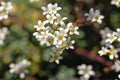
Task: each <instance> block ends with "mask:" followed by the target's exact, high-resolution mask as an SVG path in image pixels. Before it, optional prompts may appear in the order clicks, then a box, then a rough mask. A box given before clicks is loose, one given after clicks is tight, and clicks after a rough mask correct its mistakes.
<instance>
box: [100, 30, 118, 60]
mask: <svg viewBox="0 0 120 80" xmlns="http://www.w3.org/2000/svg"><path fill="white" fill-rule="evenodd" d="M101 34H102V37H103V41H102V43H103V45H104V46H103V47H102V50H100V51H99V52H98V53H99V54H100V56H102V55H109V58H110V59H111V60H113V59H114V58H118V57H119V55H118V52H120V49H119V48H115V47H114V45H113V43H114V42H120V28H117V30H116V31H111V30H109V29H107V28H106V29H105V30H102V31H101ZM103 35H104V36H103Z"/></svg>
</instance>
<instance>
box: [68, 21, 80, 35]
mask: <svg viewBox="0 0 120 80" xmlns="http://www.w3.org/2000/svg"><path fill="white" fill-rule="evenodd" d="M67 27H68V28H69V29H70V35H73V34H76V35H79V32H78V31H77V30H78V26H76V27H74V26H73V24H72V23H68V24H67Z"/></svg>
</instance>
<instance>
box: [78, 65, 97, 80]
mask: <svg viewBox="0 0 120 80" xmlns="http://www.w3.org/2000/svg"><path fill="white" fill-rule="evenodd" d="M77 68H78V74H79V75H81V77H80V80H89V79H90V76H94V75H95V72H94V71H93V67H92V65H88V66H87V65H85V64H82V65H79V66H78V67H77Z"/></svg>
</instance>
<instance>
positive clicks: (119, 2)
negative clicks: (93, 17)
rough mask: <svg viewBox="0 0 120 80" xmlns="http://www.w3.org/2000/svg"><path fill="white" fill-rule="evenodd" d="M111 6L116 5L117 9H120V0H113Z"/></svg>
mask: <svg viewBox="0 0 120 80" xmlns="http://www.w3.org/2000/svg"><path fill="white" fill-rule="evenodd" d="M111 4H112V5H116V6H117V7H120V0H112V1H111Z"/></svg>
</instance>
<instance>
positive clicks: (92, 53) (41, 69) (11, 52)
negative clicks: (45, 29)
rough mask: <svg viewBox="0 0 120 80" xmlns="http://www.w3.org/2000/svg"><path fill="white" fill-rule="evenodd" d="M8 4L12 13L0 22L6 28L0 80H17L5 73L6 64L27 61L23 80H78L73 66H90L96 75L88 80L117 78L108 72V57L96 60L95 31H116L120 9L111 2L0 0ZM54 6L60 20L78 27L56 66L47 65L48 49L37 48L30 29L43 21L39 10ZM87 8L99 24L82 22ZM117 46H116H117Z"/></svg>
mask: <svg viewBox="0 0 120 80" xmlns="http://www.w3.org/2000/svg"><path fill="white" fill-rule="evenodd" d="M2 1H5V2H8V1H10V2H12V4H13V10H12V12H11V13H10V14H9V18H8V19H4V20H2V21H0V28H2V27H7V28H8V30H9V34H8V35H7V36H6V39H5V40H4V45H0V80H20V79H19V77H18V75H14V74H11V73H9V69H10V68H9V64H10V63H16V62H18V61H20V60H22V59H27V60H29V61H31V65H30V66H29V68H28V69H29V73H28V74H27V75H26V78H25V79H23V80H78V79H79V77H80V76H79V75H78V73H77V72H78V70H77V66H78V65H81V64H87V65H92V66H93V69H94V71H95V73H96V75H95V76H93V77H91V78H90V80H114V79H116V78H117V74H118V73H115V72H114V71H111V70H109V67H110V66H111V64H112V63H113V62H112V61H110V60H109V59H108V57H104V58H103V57H100V56H99V55H98V50H100V48H101V45H100V41H101V40H102V38H101V35H100V33H99V31H100V30H101V29H104V28H105V27H109V28H110V29H111V30H115V29H116V28H119V27H120V8H117V7H116V6H114V5H111V4H110V1H111V0H39V1H36V2H30V1H29V0H2ZM48 3H58V5H59V6H60V7H62V10H61V11H60V14H61V16H62V17H68V20H67V21H68V22H73V23H74V24H75V25H77V26H79V32H80V35H79V36H74V39H75V41H76V43H75V44H74V46H75V49H74V50H71V49H69V50H65V51H64V53H63V55H62V56H63V59H62V60H61V61H60V64H56V63H50V62H49V58H50V54H49V52H50V48H48V47H46V46H40V45H39V42H38V41H37V40H36V39H35V37H34V36H33V32H35V29H34V27H33V26H34V25H36V24H37V22H38V20H45V16H43V15H42V10H41V7H42V6H47V4H48ZM90 8H94V9H99V10H100V11H101V14H102V15H104V16H105V19H104V20H103V23H102V24H98V23H91V22H87V21H86V17H85V16H84V14H85V13H88V12H89V9H90ZM118 46H119V45H118Z"/></svg>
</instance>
